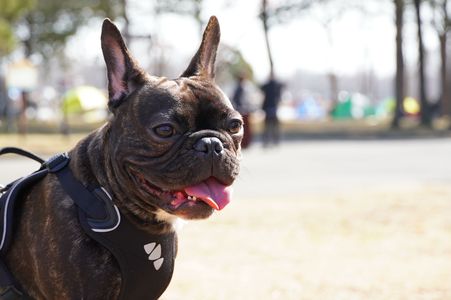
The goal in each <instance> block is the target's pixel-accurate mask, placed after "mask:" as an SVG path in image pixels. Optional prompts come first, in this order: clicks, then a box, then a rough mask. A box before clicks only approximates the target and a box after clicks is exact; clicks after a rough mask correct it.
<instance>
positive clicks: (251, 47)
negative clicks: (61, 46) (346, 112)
mask: <svg viewBox="0 0 451 300" xmlns="http://www.w3.org/2000/svg"><path fill="white" fill-rule="evenodd" d="M205 1H206V4H205V8H204V12H203V15H204V19H205V20H207V19H208V17H209V16H210V15H216V16H217V17H218V19H219V22H220V25H221V32H222V35H221V41H222V42H223V43H226V44H228V45H231V46H234V47H236V48H239V49H240V50H241V51H242V53H243V55H244V57H245V59H247V60H248V61H249V62H250V63H251V65H252V66H253V68H254V71H255V74H256V77H257V79H264V78H265V77H266V76H267V74H268V62H267V54H266V48H265V44H264V37H263V32H262V25H261V22H260V21H259V19H258V18H257V16H258V12H259V5H260V0H246V1H230V0H216V1H215V0H205ZM130 2H131V4H132V5H131V7H130V9H129V14H130V19H131V20H132V30H133V31H135V32H136V31H139V33H142V34H149V33H153V32H158V34H159V39H160V40H159V42H160V43H163V44H165V45H168V46H170V47H171V49H172V50H171V53H172V52H173V53H175V55H178V56H180V57H185V58H186V60H188V59H189V57H190V56H191V55H192V54H193V53H194V52H195V50H196V48H197V47H198V45H199V34H198V29H197V26H196V24H195V22H194V21H193V20H191V19H190V18H189V17H181V16H178V15H165V16H163V17H160V18H158V19H156V18H155V17H153V16H152V15H151V14H150V13H149V12H151V9H148V8H145V7H143V6H144V5H145V4H143V2H133V1H130ZM229 2H230V3H235V4H232V5H227V3H229ZM270 2H271V1H270ZM375 3H376V4H374V3H373V4H372V5H370V7H369V10H370V11H371V12H372V14H371V15H370V16H368V15H364V14H362V13H361V12H360V13H359V12H357V11H355V10H345V11H344V12H343V13H342V14H341V16H340V17H338V18H335V20H334V21H333V23H332V26H331V29H330V30H331V31H330V33H331V34H332V37H333V38H332V47H331V46H330V44H329V42H328V39H327V31H326V29H325V28H324V27H323V26H322V25H321V23H320V22H319V21H318V20H321V17H324V16H327V15H328V14H331V12H333V11H334V7H329V8H327V7H326V8H321V9H313V10H311V11H308V12H307V13H305V14H303V15H301V16H299V17H297V18H296V19H295V20H292V21H291V22H288V23H286V24H283V25H277V26H274V27H273V28H272V29H271V32H270V39H271V42H272V45H273V55H274V61H275V65H276V72H277V74H278V75H279V76H281V77H285V78H288V77H290V76H291V75H293V74H294V73H295V72H296V71H297V70H300V69H301V70H305V71H311V72H317V73H324V72H327V71H328V70H330V69H331V68H332V69H333V70H335V72H336V73H337V74H338V75H344V74H353V73H356V72H358V71H359V70H362V69H363V70H365V69H366V70H368V69H370V68H372V69H373V70H374V72H375V73H376V74H377V75H379V76H390V75H392V74H393V73H394V70H395V27H394V22H393V12H392V9H393V8H392V5H391V1H376V2H375ZM119 25H120V24H119ZM100 27H101V22H100V21H99V20H96V21H95V22H94V21H93V22H92V24H89V28H85V29H83V30H82V31H81V33H80V34H79V35H77V37H76V38H75V39H74V40H73V42H72V43H74V44H77V45H78V46H80V45H84V46H85V47H83V48H85V49H93V50H92V51H88V52H86V53H82V54H81V55H83V56H85V55H86V56H88V55H89V56H92V55H94V56H100V55H101V52H100V42H99V36H100ZM119 27H120V26H119ZM425 33H426V34H425V42H426V48H427V49H429V50H434V49H436V48H437V47H438V41H437V39H436V37H435V34H434V32H433V31H431V29H427V30H426V32H425ZM405 38H406V44H405V52H406V56H407V60H408V61H409V60H411V61H413V60H414V59H415V57H416V44H415V38H416V26H415V24H414V23H413V22H410V23H409V22H407V24H406V27H405ZM97 45H98V47H97ZM69 48H72V50H70V51H69V54H70V56H73V57H80V51H77V50H76V48H79V47H69ZM74 48H75V49H74ZM132 50H135V49H132ZM135 51H136V50H135ZM89 52H90V53H91V54H89ZM138 52H139V51H138ZM137 56H138V60H140V59H139V58H140V57H139V55H137ZM141 56H142V54H141ZM181 71H182V70H181Z"/></svg>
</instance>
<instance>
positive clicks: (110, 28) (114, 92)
mask: <svg viewBox="0 0 451 300" xmlns="http://www.w3.org/2000/svg"><path fill="white" fill-rule="evenodd" d="M100 39H101V42H102V52H103V57H104V59H105V63H106V68H107V75H108V95H109V101H108V107H109V108H110V110H112V111H113V110H114V108H116V107H118V106H119V105H120V104H121V103H122V102H123V101H124V99H125V98H126V97H127V96H128V95H129V94H130V93H132V92H133V91H134V90H135V89H136V87H137V86H138V85H140V84H142V83H143V82H144V77H145V72H144V71H143V70H142V69H141V68H140V67H139V65H138V64H137V63H136V62H135V60H134V59H133V57H132V56H131V55H130V53H129V51H128V49H127V46H126V45H125V43H124V40H123V38H122V35H121V33H120V31H119V29H117V27H116V26H115V25H114V24H113V23H112V22H111V21H110V20H109V19H105V20H104V21H103V25H102V35H101V38H100Z"/></svg>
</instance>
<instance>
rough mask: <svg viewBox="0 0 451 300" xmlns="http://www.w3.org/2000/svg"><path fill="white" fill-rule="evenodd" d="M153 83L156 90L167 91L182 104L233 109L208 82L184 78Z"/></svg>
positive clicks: (226, 98) (213, 85) (161, 79)
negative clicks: (214, 105)
mask: <svg viewBox="0 0 451 300" xmlns="http://www.w3.org/2000/svg"><path fill="white" fill-rule="evenodd" d="M155 83H156V87H157V88H160V89H163V90H166V91H168V92H169V93H170V94H171V95H173V96H174V97H175V98H178V99H179V100H181V101H182V102H188V103H192V102H194V103H198V104H201V105H212V104H216V105H218V106H225V107H227V108H229V109H233V106H232V104H231V102H230V100H229V98H228V97H227V96H226V95H225V94H224V92H223V91H222V90H221V89H220V88H219V87H218V86H217V85H216V84H214V83H213V82H211V81H209V80H201V79H196V78H194V79H191V78H184V77H182V78H178V79H175V80H169V79H166V78H158V79H157V80H156V81H155Z"/></svg>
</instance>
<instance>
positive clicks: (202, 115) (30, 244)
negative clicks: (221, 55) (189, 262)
mask: <svg viewBox="0 0 451 300" xmlns="http://www.w3.org/2000/svg"><path fill="white" fill-rule="evenodd" d="M219 37H220V31H219V24H218V22H217V20H216V18H215V17H212V18H211V19H210V21H209V23H208V26H207V28H206V30H205V32H204V36H203V40H202V43H201V45H200V47H199V50H198V51H197V53H196V54H195V56H194V57H193V59H192V61H191V63H190V64H189V66H188V68H187V69H186V71H185V72H184V73H183V74H182V75H181V76H180V77H179V78H177V79H175V80H170V79H167V78H164V77H156V76H151V75H149V74H147V73H145V72H144V71H143V70H142V69H141V68H140V67H139V66H138V64H137V63H136V61H135V60H134V59H133V58H132V57H131V55H130V53H129V51H128V49H127V48H126V46H125V43H124V41H123V39H122V37H121V34H120V32H119V31H118V29H117V28H116V27H115V26H114V25H113V23H111V22H110V21H109V20H105V21H104V23H103V28H102V37H101V41H102V50H103V54H104V58H105V62H106V66H107V71H108V72H107V74H108V80H109V85H108V91H109V104H108V106H109V109H110V111H111V112H112V118H111V119H110V120H109V121H108V122H107V123H106V124H105V125H104V126H103V127H101V128H99V129H98V130H96V131H94V132H93V133H91V134H90V135H88V136H87V137H86V138H85V139H83V140H81V141H80V142H79V143H78V144H77V145H76V146H75V148H74V149H72V150H71V151H70V152H69V156H70V157H71V162H70V168H71V170H72V172H73V173H74V175H75V176H76V178H77V179H78V180H79V181H81V182H82V183H83V184H85V185H100V186H103V187H105V188H106V190H108V191H109V193H110V194H111V195H112V198H113V201H114V202H115V204H116V205H117V206H118V208H119V210H120V211H121V212H122V214H123V215H124V216H126V217H127V218H129V219H130V220H131V222H132V223H134V224H135V225H137V226H139V227H140V228H143V229H145V230H148V231H150V232H153V233H160V232H167V231H170V230H174V229H173V224H172V223H173V221H174V220H175V219H177V217H181V218H184V219H202V218H206V217H208V216H210V215H211V214H212V212H213V208H212V207H211V206H209V205H207V204H206V203H204V202H202V201H188V202H186V203H185V202H183V203H182V204H181V205H178V206H174V205H173V204H171V197H172V196H168V195H172V194H171V193H175V192H174V191H178V190H183V189H184V188H185V187H187V186H190V185H194V184H198V183H200V182H202V181H204V180H207V179H208V178H215V180H217V181H218V182H220V183H221V184H222V185H224V186H229V185H231V184H232V183H233V182H234V180H235V179H236V177H237V175H238V171H239V157H240V141H241V139H242V129H241V127H242V121H241V117H240V115H239V114H238V113H237V112H236V111H235V110H234V109H233V107H232V105H231V104H230V101H229V100H228V99H227V97H226V96H225V95H224V93H223V92H222V91H221V90H220V89H219V88H218V86H217V85H216V84H215V83H214V62H215V57H216V51H217V47H218V43H219ZM205 137H208V139H209V140H208V139H207V141H210V142H211V141H216V142H214V143H213V147H219V149H216V148H214V149H212V148H211V147H212V145H211V144H208V143H207V144H201V145H200V146H199V141H200V140H202V139H203V138H205ZM213 138H214V139H213ZM218 140H219V141H220V144H221V145H222V146H221V145H219V143H217V141H218ZM215 143H216V144H215ZM221 147H222V148H221ZM215 149H216V150H217V151H216V150H215ZM220 150H221V151H220ZM20 203H21V204H20V207H18V209H17V211H18V212H19V213H18V215H17V217H16V218H15V220H16V224H15V228H16V229H15V236H14V242H13V243H12V245H11V248H10V251H9V252H8V254H7V257H6V263H7V265H8V267H9V268H10V270H11V271H12V273H13V274H14V276H15V277H16V278H17V280H18V281H19V282H20V284H21V285H22V287H23V288H24V290H25V291H26V292H27V293H28V294H29V295H30V296H31V297H33V298H36V299H116V298H117V297H118V295H119V292H120V284H121V273H120V270H119V268H118V264H117V262H116V261H115V259H114V257H113V256H112V255H111V253H110V252H109V251H108V250H106V249H105V248H103V247H102V246H100V245H99V244H98V243H97V242H95V241H93V240H92V239H90V238H89V237H88V236H87V235H86V234H85V233H84V232H83V230H82V229H81V227H80V224H79V222H78V218H77V210H76V208H75V207H74V202H73V201H72V199H71V198H70V197H69V196H67V194H65V192H64V191H63V189H62V188H61V186H60V184H59V182H58V180H57V179H56V177H55V175H52V174H49V175H47V176H46V177H45V178H44V179H43V180H42V181H40V182H39V183H37V184H35V185H34V186H33V187H32V188H31V189H30V190H29V191H28V192H27V193H26V194H25V195H23V199H22V201H20Z"/></svg>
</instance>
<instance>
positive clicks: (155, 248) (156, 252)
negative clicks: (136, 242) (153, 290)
mask: <svg viewBox="0 0 451 300" xmlns="http://www.w3.org/2000/svg"><path fill="white" fill-rule="evenodd" d="M144 251H146V253H147V254H148V255H149V260H151V261H153V266H154V267H155V270H157V271H158V270H159V269H160V268H161V265H162V264H163V261H164V257H161V245H160V244H158V245H157V244H156V243H149V244H146V245H144Z"/></svg>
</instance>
